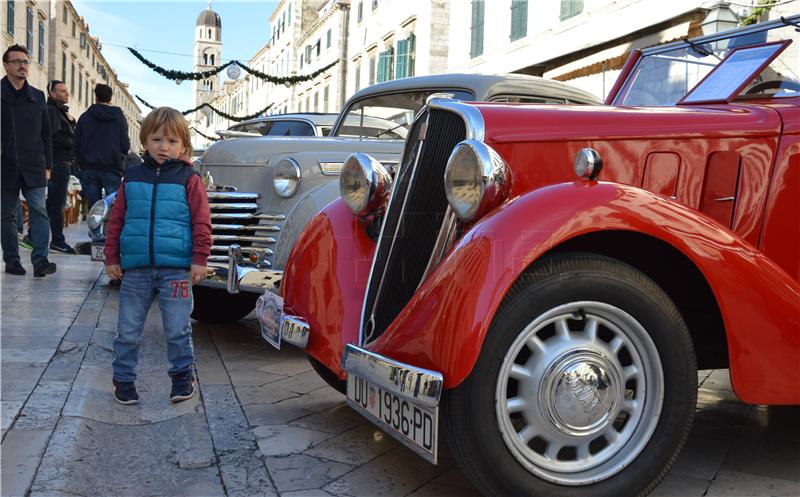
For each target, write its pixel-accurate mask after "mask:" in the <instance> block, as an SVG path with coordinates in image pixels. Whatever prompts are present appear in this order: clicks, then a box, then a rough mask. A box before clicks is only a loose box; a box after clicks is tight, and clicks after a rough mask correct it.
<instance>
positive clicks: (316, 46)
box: [314, 40, 322, 58]
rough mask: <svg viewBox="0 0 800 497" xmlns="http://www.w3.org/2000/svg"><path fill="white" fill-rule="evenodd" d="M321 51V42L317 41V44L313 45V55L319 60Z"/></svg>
mask: <svg viewBox="0 0 800 497" xmlns="http://www.w3.org/2000/svg"><path fill="white" fill-rule="evenodd" d="M321 51H322V50H321V40H317V42H316V43H315V44H314V53H315V54H316V55H317V58H319V54H320V52H321Z"/></svg>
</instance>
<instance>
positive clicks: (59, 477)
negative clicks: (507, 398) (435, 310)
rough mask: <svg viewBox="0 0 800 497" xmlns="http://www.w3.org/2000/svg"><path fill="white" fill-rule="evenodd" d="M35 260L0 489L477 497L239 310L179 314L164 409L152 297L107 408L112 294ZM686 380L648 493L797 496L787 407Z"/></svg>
mask: <svg viewBox="0 0 800 497" xmlns="http://www.w3.org/2000/svg"><path fill="white" fill-rule="evenodd" d="M83 229H84V228H83V227H80V226H77V227H76V226H73V227H72V228H70V230H68V236H69V239H70V240H71V241H75V240H76V239H79V238H81V237H82V236H81V234H82V231H83ZM23 256H24V255H23ZM51 260H53V261H54V262H56V263H57V264H58V265H59V270H58V272H57V273H56V274H55V275H52V276H48V277H47V278H44V279H34V278H33V277H32V276H31V274H30V273H29V274H28V275H27V276H25V277H17V276H11V275H5V274H2V276H0V292H1V293H2V302H1V304H0V305H1V307H0V309H1V311H2V312H1V313H0V326H1V327H2V331H1V332H0V345H1V346H2V351H1V352H0V374H1V375H2V377H1V378H0V381H1V382H2V386H1V388H0V409H1V412H2V437H3V438H2V446H1V447H0V448H1V449H2V455H0V465H2V475H1V476H2V484H1V486H2V496H4V497H5V496H15V497H16V496H33V497H43V496H51V497H66V496H87V497H88V496H112V495H113V496H140V495H142V496H143V495H147V496H156V495H158V496H161V495H163V496H242V497H245V496H246V497H250V496H281V497H331V496H346V497H361V496H363V497H372V496H398V497H400V496H404V497H405V496H413V497H456V496H457V497H470V496H474V495H477V494H476V492H475V491H474V490H473V489H472V488H471V487H470V485H469V483H468V482H467V481H466V479H465V478H464V476H463V475H462V474H461V472H460V471H459V470H458V468H457V467H456V466H455V464H454V462H453V460H452V457H450V456H449V455H448V454H447V451H446V448H444V449H443V452H444V454H443V456H442V457H441V460H440V464H439V465H438V466H432V465H429V464H428V463H427V462H425V461H423V460H422V459H420V458H419V457H418V456H416V455H415V454H413V453H412V452H411V451H409V450H408V449H406V448H405V447H404V446H402V445H399V444H398V443H397V442H396V441H394V439H392V438H391V437H389V436H387V435H385V434H384V433H383V432H382V431H380V430H379V429H377V428H376V427H374V426H373V425H372V424H370V423H369V422H367V421H366V420H365V419H364V418H362V417H361V416H360V415H358V414H356V413H355V412H353V411H352V410H351V409H349V408H348V407H347V406H346V405H345V403H344V398H343V396H342V395H341V394H339V393H338V392H336V391H334V390H332V389H331V388H329V387H328V386H327V385H326V384H325V383H324V382H323V381H322V380H321V379H320V378H318V377H317V375H316V374H315V373H314V371H313V370H312V369H311V367H310V365H309V364H308V362H307V361H306V359H305V357H304V356H303V354H302V352H301V351H299V350H297V349H294V348H292V347H285V348H284V349H283V350H281V351H276V350H273V349H272V348H271V347H269V346H268V345H266V344H265V343H264V342H263V341H262V340H261V338H260V337H259V334H258V325H257V322H256V321H255V320H253V319H252V318H250V319H245V320H243V321H241V322H239V323H236V324H233V325H205V324H200V323H195V325H194V336H195V338H194V341H195V352H196V356H197V368H198V377H199V380H200V392H201V395H200V396H198V397H195V398H194V399H192V400H190V401H187V402H184V403H180V404H176V405H173V404H170V403H169V401H168V400H167V397H168V392H169V379H168V377H167V376H166V373H165V372H166V369H167V367H168V364H167V362H166V359H165V351H164V343H163V339H162V338H161V336H162V332H161V328H160V315H159V312H158V309H157V307H154V308H153V310H152V311H151V313H150V316H149V319H148V322H147V325H146V328H145V340H144V342H143V345H142V350H141V357H140V365H139V374H140V377H139V381H138V384H137V385H138V388H139V392H140V395H141V397H142V402H141V403H140V404H139V405H138V406H133V407H125V406H121V405H118V404H116V403H115V402H114V401H113V400H112V398H111V394H110V377H111V370H110V361H111V349H110V346H111V343H112V341H113V337H114V330H115V326H116V313H117V302H118V299H117V291H116V290H115V289H111V288H109V287H108V279H107V278H106V277H105V276H104V275H103V274H102V265H101V264H99V263H92V262H90V261H89V260H88V257H86V256H64V255H60V254H52V255H51ZM26 266H29V264H26ZM698 379H699V383H700V389H699V392H698V405H697V411H696V421H695V425H694V428H693V430H692V433H691V436H690V438H689V441H688V444H687V447H686V448H685V450H684V451H683V453H682V455H681V456H680V458H679V459H678V461H677V464H676V465H675V467H674V469H673V470H672V472H671V473H670V474H669V475H668V476H667V478H666V479H665V480H664V481H663V482H662V483H661V485H659V486H658V487H657V488H656V489H655V490H654V492H653V493H652V494H651V495H653V496H659V497H701V496H712V497H719V496H725V497H728V496H730V497H739V496H740V497H745V496H750V497H771V496H775V497H799V496H800V423H798V420H800V408H798V407H781V408H774V407H773V408H767V407H763V406H750V405H746V404H743V403H742V402H740V401H738V400H737V399H736V397H735V396H734V394H733V392H732V390H731V387H730V382H729V378H728V372H727V370H715V371H702V372H700V373H699V377H698Z"/></svg>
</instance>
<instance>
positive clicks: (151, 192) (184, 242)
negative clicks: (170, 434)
mask: <svg viewBox="0 0 800 497" xmlns="http://www.w3.org/2000/svg"><path fill="white" fill-rule="evenodd" d="M139 137H140V139H141V141H142V143H143V144H144V145H145V148H146V153H145V156H144V162H143V163H142V164H139V165H136V166H132V167H130V168H129V169H128V170H127V171H126V173H125V178H124V180H123V182H122V186H121V187H120V189H119V190H118V191H117V197H116V199H115V200H114V206H113V207H112V208H111V216H110V219H109V221H108V226H107V228H108V229H107V232H106V233H107V236H106V245H105V248H104V251H103V252H104V254H105V258H106V261H105V264H106V272H107V273H108V275H109V276H110V277H111V278H112V279H120V278H122V285H121V287H120V291H119V315H118V321H117V336H116V338H115V340H114V360H113V361H112V363H111V367H112V369H113V377H112V386H113V390H114V399H115V400H116V401H117V402H119V403H121V404H125V405H129V404H136V403H137V402H139V394H138V393H137V392H136V384H135V382H136V364H137V362H138V351H139V343H140V342H141V338H142V330H143V328H144V323H145V320H146V318H147V312H148V311H149V309H150V305H151V304H152V302H153V299H154V298H155V297H156V296H158V305H159V308H160V309H161V318H162V320H163V326H164V332H165V334H166V337H167V359H169V362H170V364H171V365H172V367H171V368H170V369H169V371H168V373H169V375H170V376H171V378H172V390H171V392H170V400H171V401H172V402H180V401H182V400H186V399H189V398H191V397H192V396H193V395H194V391H195V379H194V374H193V366H194V351H193V349H192V324H191V318H190V314H191V312H192V291H191V285H194V284H195V283H198V282H200V281H202V280H203V279H205V277H206V273H207V267H206V265H207V260H208V256H209V255H210V254H211V211H210V209H209V206H208V198H207V196H206V191H205V187H204V186H203V180H202V179H201V178H200V174H199V173H198V172H197V171H196V170H195V169H194V168H193V167H192V164H191V162H189V158H188V155H189V154H190V153H191V151H192V145H191V141H190V139H189V126H188V125H187V123H186V119H184V117H183V116H182V115H181V113H180V112H178V111H177V110H175V109H172V108H169V107H160V108H158V109H155V110H153V111H151V112H150V114H148V115H147V117H146V118H145V120H144V122H143V123H142V129H141V131H140V134H139Z"/></svg>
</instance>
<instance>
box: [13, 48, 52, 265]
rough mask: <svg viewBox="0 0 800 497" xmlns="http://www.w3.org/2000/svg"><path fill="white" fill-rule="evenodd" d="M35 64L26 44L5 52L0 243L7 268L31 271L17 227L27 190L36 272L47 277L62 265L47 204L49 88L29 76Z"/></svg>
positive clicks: (26, 198)
mask: <svg viewBox="0 0 800 497" xmlns="http://www.w3.org/2000/svg"><path fill="white" fill-rule="evenodd" d="M30 64H31V61H30V57H28V50H27V49H26V48H25V47H23V46H21V45H11V46H10V47H8V49H7V50H6V51H5V52H4V53H3V69H5V71H6V76H5V77H4V78H3V79H2V81H0V93H1V94H2V109H0V116H1V118H2V122H0V128H1V129H2V138H1V139H2V153H1V154H0V163H2V164H1V165H0V169H2V174H1V177H0V180H1V181H2V187H0V191H1V192H2V193H1V194H0V233H1V235H0V243H2V246H3V261H4V262H5V265H6V267H5V271H6V273H10V274H17V275H23V274H25V273H26V271H25V268H24V267H23V266H22V263H21V262H20V258H19V238H18V232H17V206H18V205H19V192H20V191H22V195H23V196H24V197H25V200H26V201H27V203H28V216H29V223H30V233H31V239H32V240H31V241H32V244H33V247H32V248H33V250H32V251H31V263H32V264H33V275H34V276H35V277H37V278H41V277H43V276H46V275H48V274H53V273H55V272H56V265H55V264H53V263H52V262H50V261H48V260H47V245H48V242H49V240H50V226H49V224H48V220H47V210H46V208H45V194H46V193H45V192H46V187H47V180H48V179H49V177H50V167H51V166H52V164H53V151H52V145H51V142H50V140H51V137H50V123H49V121H48V117H47V105H46V102H45V98H44V93H42V91H41V90H37V89H36V88H34V87H33V86H31V85H30V84H28V81H27V78H28V68H29V67H30Z"/></svg>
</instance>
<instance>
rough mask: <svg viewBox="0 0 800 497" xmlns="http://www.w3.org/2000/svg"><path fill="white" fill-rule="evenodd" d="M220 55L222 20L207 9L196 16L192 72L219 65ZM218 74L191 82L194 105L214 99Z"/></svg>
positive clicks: (217, 90)
mask: <svg viewBox="0 0 800 497" xmlns="http://www.w3.org/2000/svg"><path fill="white" fill-rule="evenodd" d="M221 55H222V20H221V19H220V17H219V14H217V13H216V12H214V11H213V10H211V2H208V8H207V9H206V10H204V11H202V12H200V15H199V16H197V23H195V28H194V67H193V68H192V71H194V72H203V71H208V70H210V69H214V68H216V67H219V66H220V65H221V61H220V57H221ZM219 81H220V77H219V74H217V75H215V76H211V77H210V78H206V79H203V80H199V81H193V82H192V89H193V90H194V104H195V106H198V105H200V104H202V103H204V102H208V101H209V100H211V99H212V98H214V97H215V96H216V95H217V94H218V92H219V90H220V85H219Z"/></svg>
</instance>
